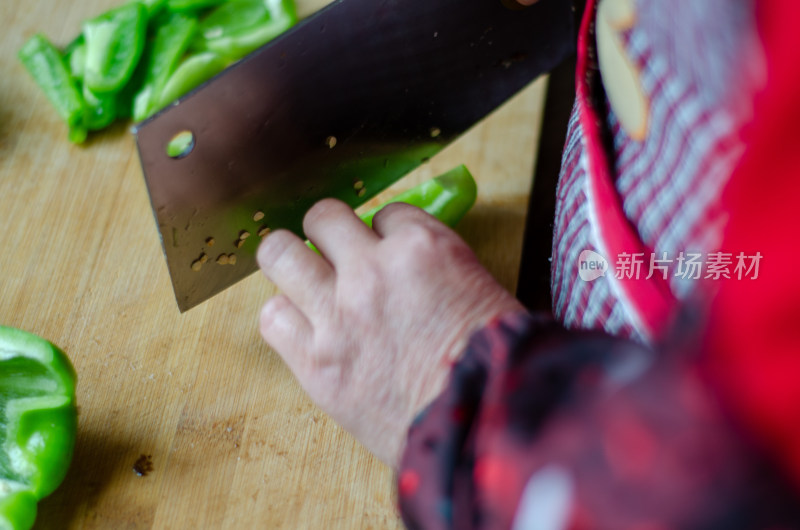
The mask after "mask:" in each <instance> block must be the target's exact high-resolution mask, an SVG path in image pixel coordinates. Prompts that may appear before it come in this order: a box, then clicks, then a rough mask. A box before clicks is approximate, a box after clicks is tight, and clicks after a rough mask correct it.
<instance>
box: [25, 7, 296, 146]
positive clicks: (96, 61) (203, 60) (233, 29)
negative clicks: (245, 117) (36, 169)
mask: <svg viewBox="0 0 800 530" xmlns="http://www.w3.org/2000/svg"><path fill="white" fill-rule="evenodd" d="M296 22H297V12H296V9H295V6H294V1H293V0H127V1H126V3H125V4H123V5H122V6H120V7H117V8H115V9H112V10H110V11H107V12H105V13H103V14H102V15H100V16H98V17H95V18H93V19H91V20H88V21H86V22H84V24H83V31H82V33H81V34H80V35H79V36H78V37H77V38H75V39H74V40H73V41H72V42H71V43H70V44H68V45H67V46H66V48H65V49H64V51H63V53H61V52H60V51H59V50H58V49H56V48H55V47H54V46H53V45H52V44H51V43H50V42H49V41H48V40H47V39H46V38H45V37H44V36H42V35H37V36H35V37H34V38H32V39H30V41H28V42H27V43H26V44H25V46H23V49H22V50H20V54H19V55H20V59H21V61H22V62H23V64H24V65H25V67H26V68H27V69H28V71H30V72H31V74H32V75H33V77H34V80H35V81H36V82H37V83H38V84H39V85H40V86H41V87H42V89H43V90H44V91H45V93H46V94H47V96H48V98H49V99H50V100H51V101H52V102H53V104H54V105H55V107H56V109H57V111H58V112H59V114H60V115H61V117H62V118H63V119H64V121H66V122H67V125H68V126H69V136H70V139H71V140H72V141H73V142H76V143H80V142H83V141H85V140H86V137H87V134H88V131H90V130H97V129H102V128H105V127H107V126H109V125H111V123H112V122H113V121H114V120H117V119H126V118H133V119H134V121H141V120H143V119H145V118H147V117H149V116H151V115H152V114H154V113H155V112H156V111H158V110H160V109H161V108H163V107H165V106H166V105H168V104H169V103H171V102H172V101H173V100H175V99H176V98H178V97H180V96H182V95H184V94H185V93H187V92H189V91H190V90H192V89H194V88H196V87H197V85H199V84H201V83H203V82H204V81H206V80H208V79H209V78H211V77H213V76H214V75H216V74H217V73H219V72H220V71H222V70H223V69H224V68H226V67H227V66H228V65H230V64H231V63H232V62H234V61H238V60H239V59H242V58H243V57H244V56H245V55H247V54H249V53H250V52H252V51H253V50H255V49H256V48H258V47H259V46H261V45H263V44H264V43H266V42H267V41H269V40H271V39H273V38H274V37H276V36H277V35H279V34H280V33H282V32H284V31H285V30H287V29H288V28H289V27H291V26H292V25H294V24H295V23H296Z"/></svg>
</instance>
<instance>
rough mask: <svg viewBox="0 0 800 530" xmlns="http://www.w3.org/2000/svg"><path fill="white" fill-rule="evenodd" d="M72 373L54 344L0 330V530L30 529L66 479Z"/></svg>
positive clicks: (72, 425)
mask: <svg viewBox="0 0 800 530" xmlns="http://www.w3.org/2000/svg"><path fill="white" fill-rule="evenodd" d="M75 381H76V375H75V370H74V368H73V367H72V364H71V363H70V361H69V359H68V358H67V356H66V355H65V354H64V352H62V351H61V350H60V349H59V348H58V347H56V346H55V345H53V344H52V343H50V342H48V341H46V340H44V339H42V338H40V337H37V336H36V335H33V334H31V333H27V332H25V331H21V330H19V329H15V328H9V327H5V326H0V407H1V408H2V417H0V528H4V529H5V528H9V529H14V530H24V529H28V528H30V527H31V526H32V525H33V522H34V520H35V518H36V505H37V502H38V501H39V499H42V498H43V497H45V496H47V495H49V494H50V493H52V492H53V490H55V489H56V487H57V486H58V485H59V484H60V483H61V481H62V480H63V479H64V476H65V475H66V473H67V469H68V467H69V463H70V460H71V459H72V451H73V448H74V445H75V433H76V430H77V409H76V406H75Z"/></svg>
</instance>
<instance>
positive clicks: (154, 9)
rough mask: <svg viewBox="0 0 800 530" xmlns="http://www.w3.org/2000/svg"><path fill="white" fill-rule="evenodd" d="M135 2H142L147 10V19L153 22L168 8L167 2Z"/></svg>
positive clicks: (135, 0) (138, 0)
mask: <svg viewBox="0 0 800 530" xmlns="http://www.w3.org/2000/svg"><path fill="white" fill-rule="evenodd" d="M133 1H134V2H141V3H142V4H143V5H144V7H146V8H147V18H148V20H152V19H153V17H155V16H156V15H158V14H159V13H161V10H162V9H164V8H165V7H166V6H167V0H133Z"/></svg>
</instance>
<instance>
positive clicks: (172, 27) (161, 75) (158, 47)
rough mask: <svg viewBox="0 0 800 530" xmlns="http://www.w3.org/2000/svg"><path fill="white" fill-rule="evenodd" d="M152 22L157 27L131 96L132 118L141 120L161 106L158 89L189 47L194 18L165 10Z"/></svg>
mask: <svg viewBox="0 0 800 530" xmlns="http://www.w3.org/2000/svg"><path fill="white" fill-rule="evenodd" d="M153 24H155V25H156V28H155V31H154V34H153V37H152V40H150V42H148V44H147V47H146V49H145V52H144V55H143V56H142V60H141V66H140V68H143V69H144V81H143V84H142V86H141V88H140V89H139V90H138V92H137V94H136V96H135V98H134V103H133V119H134V121H141V120H143V119H145V118H146V117H148V116H149V115H151V114H152V113H154V112H155V111H157V110H159V108H161V107H160V106H159V105H160V103H159V102H160V100H161V92H162V91H163V89H164V85H166V84H167V80H168V79H169V77H170V75H171V74H172V72H173V71H174V70H175V67H176V65H177V64H178V61H179V60H180V59H181V57H182V56H183V54H184V53H186V50H187V49H188V47H189V44H190V42H191V40H192V37H193V36H194V34H195V29H196V27H197V20H196V19H195V18H192V17H188V16H186V15H182V14H179V13H165V14H163V15H161V16H159V17H157V18H156V20H155V21H154V22H153Z"/></svg>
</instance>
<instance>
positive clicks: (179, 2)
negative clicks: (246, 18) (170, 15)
mask: <svg viewBox="0 0 800 530" xmlns="http://www.w3.org/2000/svg"><path fill="white" fill-rule="evenodd" d="M225 2H227V0H167V9H168V10H170V11H174V12H178V13H180V12H185V11H199V10H202V9H208V8H211V7H217V6H218V5H220V4H224V3H225Z"/></svg>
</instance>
